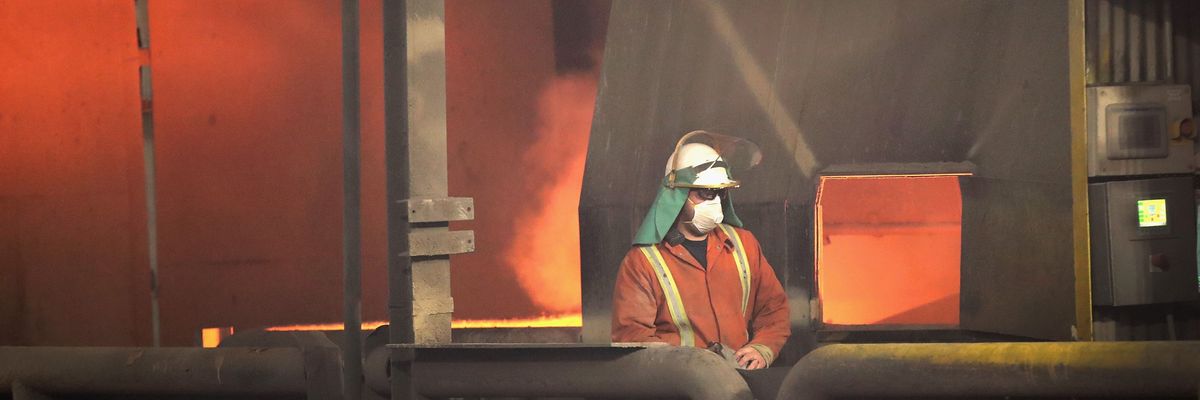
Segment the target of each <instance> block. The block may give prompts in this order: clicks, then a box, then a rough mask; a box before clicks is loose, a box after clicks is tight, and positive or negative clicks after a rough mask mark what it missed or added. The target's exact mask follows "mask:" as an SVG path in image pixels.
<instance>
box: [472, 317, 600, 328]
mask: <svg viewBox="0 0 1200 400" xmlns="http://www.w3.org/2000/svg"><path fill="white" fill-rule="evenodd" d="M450 326H451V327H453V328H572V327H580V326H583V314H580V313H574V314H564V315H557V316H543V317H537V318H522V319H490V320H489V319H477V320H456V321H454V322H451V324H450Z"/></svg>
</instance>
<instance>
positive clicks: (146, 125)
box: [133, 0, 162, 347]
mask: <svg viewBox="0 0 1200 400" xmlns="http://www.w3.org/2000/svg"><path fill="white" fill-rule="evenodd" d="M149 2H150V0H135V1H134V3H133V6H134V10H135V14H136V19H137V22H136V23H137V34H138V51H139V52H140V53H141V56H142V65H141V66H140V67H138V73H139V74H140V75H141V82H140V83H141V96H142V163H143V165H144V167H145V169H146V188H145V190H146V253H147V257H148V258H149V262H150V331H151V334H150V336H151V338H152V340H153V343H154V347H158V346H160V345H162V339H161V338H162V334H161V329H160V323H159V310H158V199H157V196H156V191H157V190H158V189H157V185H156V179H155V177H156V173H155V171H154V165H155V160H154V159H155V157H154V111H153V110H154V107H153V105H154V96H153V95H154V92H153V91H152V90H151V80H150V9H149Z"/></svg>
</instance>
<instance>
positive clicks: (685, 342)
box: [639, 245, 696, 347]
mask: <svg viewBox="0 0 1200 400" xmlns="http://www.w3.org/2000/svg"><path fill="white" fill-rule="evenodd" d="M639 249H640V250H642V254H644V255H645V256H646V259H647V260H649V261H650V266H651V267H654V276H655V277H657V278H658V285H659V286H661V287H662V291H663V297H666V298H667V311H669V312H670V313H671V321H672V322H674V323H675V327H676V328H678V329H679V345H680V346H684V347H695V346H696V335H695V333H693V331H692V321H691V320H689V319H688V316H687V311H686V310H684V309H683V298H682V297H680V296H679V289H677V287H678V286H676V285H675V277H674V276H672V275H671V269H670V268H667V262H666V260H663V256H662V253H661V252H659V251H658V247H655V246H654V245H649V246H639Z"/></svg>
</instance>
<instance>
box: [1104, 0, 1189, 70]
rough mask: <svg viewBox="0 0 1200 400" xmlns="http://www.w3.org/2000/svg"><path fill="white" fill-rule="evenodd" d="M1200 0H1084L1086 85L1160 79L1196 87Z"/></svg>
mask: <svg viewBox="0 0 1200 400" xmlns="http://www.w3.org/2000/svg"><path fill="white" fill-rule="evenodd" d="M1198 17H1200V3H1198V2H1195V1H1190V0H1089V1H1088V2H1087V46H1088V48H1087V63H1088V69H1087V82H1088V84H1089V85H1110V84H1122V83H1140V82H1163V83H1181V84H1189V85H1192V87H1193V88H1195V87H1196V81H1195V80H1196V78H1197V77H1198V76H1200V73H1198V72H1200V40H1198V39H1200V18H1198Z"/></svg>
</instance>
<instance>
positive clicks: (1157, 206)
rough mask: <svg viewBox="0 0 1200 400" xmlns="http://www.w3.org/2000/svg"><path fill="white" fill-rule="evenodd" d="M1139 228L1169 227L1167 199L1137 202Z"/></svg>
mask: <svg viewBox="0 0 1200 400" xmlns="http://www.w3.org/2000/svg"><path fill="white" fill-rule="evenodd" d="M1137 217H1138V227H1139V228H1149V227H1154V226H1167V199H1144V200H1138V201H1137Z"/></svg>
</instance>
